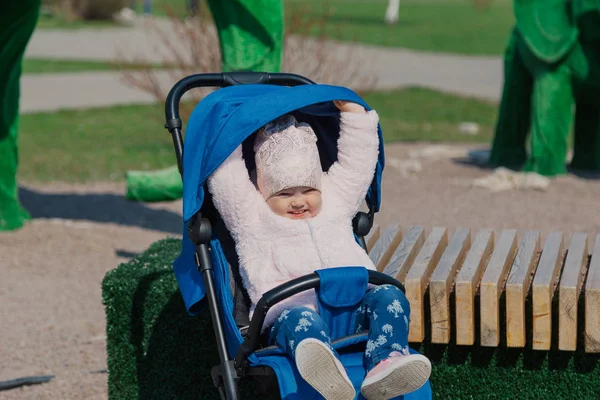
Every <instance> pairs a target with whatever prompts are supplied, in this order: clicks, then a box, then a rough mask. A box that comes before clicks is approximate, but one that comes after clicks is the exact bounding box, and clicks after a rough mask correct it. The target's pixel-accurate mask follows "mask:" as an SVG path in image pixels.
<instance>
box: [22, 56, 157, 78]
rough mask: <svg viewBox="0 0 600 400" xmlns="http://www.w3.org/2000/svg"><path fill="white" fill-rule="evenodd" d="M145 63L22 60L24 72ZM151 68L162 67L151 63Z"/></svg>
mask: <svg viewBox="0 0 600 400" xmlns="http://www.w3.org/2000/svg"><path fill="white" fill-rule="evenodd" d="M146 67H147V65H146V64H130V63H127V64H119V63H117V62H104V61H85V60H54V59H44V58H27V59H25V60H23V73H24V74H56V73H70V72H88V71H118V70H124V69H126V70H136V69H144V68H146ZM152 68H153V69H159V68H162V66H159V65H152Z"/></svg>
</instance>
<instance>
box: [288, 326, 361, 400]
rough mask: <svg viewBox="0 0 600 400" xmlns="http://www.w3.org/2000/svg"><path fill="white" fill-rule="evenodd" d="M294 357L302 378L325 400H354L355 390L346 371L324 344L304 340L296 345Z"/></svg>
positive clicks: (314, 340)
mask: <svg viewBox="0 0 600 400" xmlns="http://www.w3.org/2000/svg"><path fill="white" fill-rule="evenodd" d="M295 357H296V366H297V367H298V371H300V375H301V376H302V378H304V380H305V381H306V382H308V384H309V385H310V386H312V387H313V388H314V389H315V390H316V391H317V392H319V393H320V394H321V396H323V397H325V399H326V400H354V398H355V397H356V390H354V386H352V382H350V378H348V374H347V373H346V369H345V368H344V366H343V365H342V363H341V362H340V360H338V359H337V357H336V356H335V354H333V352H332V351H331V349H330V348H329V347H328V346H327V345H326V344H325V343H323V342H321V341H320V340H317V339H313V338H308V339H304V340H302V341H301V342H300V343H298V346H297V347H296V354H295Z"/></svg>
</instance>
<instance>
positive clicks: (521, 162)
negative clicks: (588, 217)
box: [490, 30, 600, 176]
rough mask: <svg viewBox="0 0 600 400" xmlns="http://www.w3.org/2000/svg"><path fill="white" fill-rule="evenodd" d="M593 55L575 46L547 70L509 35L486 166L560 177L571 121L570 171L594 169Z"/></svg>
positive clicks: (598, 161)
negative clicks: (493, 133)
mask: <svg viewBox="0 0 600 400" xmlns="http://www.w3.org/2000/svg"><path fill="white" fill-rule="evenodd" d="M596 52H597V50H595V49H594V48H592V47H589V46H587V45H585V44H583V45H582V44H581V43H577V45H576V46H575V48H574V49H573V50H572V51H571V52H570V53H569V54H568V55H567V56H566V57H565V58H564V59H563V60H560V61H559V62H556V63H553V64H549V63H545V62H543V61H541V60H539V59H538V58H537V57H535V55H534V54H533V53H532V52H531V51H530V50H529V48H528V47H527V45H526V44H525V41H524V40H523V38H522V37H521V35H520V34H519V32H518V31H516V30H515V31H514V32H513V34H512V36H511V38H510V41H509V45H508V47H507V50H506V53H505V56H504V63H505V64H504V87H503V92H502V100H501V103H500V113H499V117H498V122H497V125H496V132H495V136H494V139H493V143H492V151H491V154H490V164H491V165H492V166H504V167H508V168H513V169H523V170H525V171H530V172H537V173H539V174H541V175H545V176H555V175H560V174H564V173H566V156H567V151H568V144H569V140H568V139H569V133H570V131H571V126H572V124H573V120H574V119H575V132H574V134H575V139H574V156H573V161H572V166H573V167H575V168H579V169H586V170H596V169H599V168H600V147H599V144H598V141H599V135H600V130H599V129H598V128H599V125H598V105H599V104H600V102H599V101H598V99H599V98H598V97H597V96H598V92H597V90H596V89H595V86H594V85H595V83H594V82H595V80H596V75H597V69H598V67H599V66H598V65H597V61H598V60H597V56H596V55H595V54H596ZM574 106H575V107H576V112H575V116H574V114H573V107H574ZM528 137H529V149H527V147H526V146H527V138H528ZM527 150H529V151H527Z"/></svg>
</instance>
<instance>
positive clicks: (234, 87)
mask: <svg viewBox="0 0 600 400" xmlns="http://www.w3.org/2000/svg"><path fill="white" fill-rule="evenodd" d="M207 86H217V87H223V89H221V90H217V91H215V92H213V93H211V94H210V95H208V96H207V97H206V98H204V99H203V100H202V101H201V102H200V103H199V104H198V106H197V107H196V108H195V110H194V112H193V113H192V115H191V117H190V121H189V124H188V128H187V131H186V137H185V149H186V152H183V148H184V146H183V140H182V137H181V127H182V122H181V119H180V118H179V112H178V108H179V107H178V106H179V100H180V99H181V97H182V96H183V94H184V93H185V92H186V91H187V90H189V89H191V88H193V87H207ZM333 100H346V101H351V102H355V103H358V104H361V105H363V106H364V107H365V108H367V109H370V108H369V107H368V105H367V104H366V103H365V102H364V101H363V100H362V99H361V98H360V97H359V96H358V95H356V94H355V93H354V92H353V91H351V90H349V89H347V88H341V87H336V86H327V85H316V84H312V82H311V81H309V80H308V79H306V78H303V77H301V76H297V75H291V74H263V73H230V74H199V75H193V76H190V77H188V78H184V79H183V80H182V81H180V82H178V83H177V84H176V85H175V86H174V87H173V89H172V90H171V92H170V93H169V96H168V97H167V103H166V115H167V124H166V128H167V129H169V131H170V132H171V134H172V136H173V141H174V144H175V149H176V156H177V160H178V165H179V169H180V172H181V173H182V177H183V183H184V195H183V207H184V235H183V236H184V237H183V245H182V251H181V254H180V256H179V257H178V258H177V260H176V261H175V262H174V264H173V268H174V272H175V275H176V278H177V282H178V285H179V289H180V292H181V294H182V297H183V299H184V303H185V305H186V308H187V310H188V313H190V314H192V315H194V314H197V313H198V312H201V311H202V310H203V309H204V308H208V309H209V311H210V313H211V318H212V320H213V326H214V330H215V336H216V339H217V347H218V350H219V356H220V360H221V363H220V364H219V365H218V366H215V367H214V368H213V370H212V374H211V375H212V378H213V382H214V383H215V386H216V387H217V389H218V390H219V393H220V394H221V397H222V398H223V399H238V398H240V393H239V391H238V381H239V380H240V379H242V378H244V377H246V376H249V377H255V378H261V380H262V381H264V379H265V378H268V379H273V380H274V381H273V382H276V383H277V384H276V385H275V384H273V385H270V386H271V387H273V388H276V391H277V392H278V394H279V395H280V396H281V398H282V399H319V398H322V397H321V396H320V395H319V394H318V393H317V392H316V391H315V390H314V389H313V388H312V387H310V386H309V385H308V384H307V383H306V382H305V381H304V380H303V379H302V378H301V376H300V375H299V373H298V371H297V369H296V367H295V362H294V361H293V360H292V359H290V358H289V357H288V356H287V355H286V354H285V353H284V352H283V351H282V350H281V349H279V348H278V347H277V346H266V345H265V342H264V340H263V341H262V342H261V339H264V337H261V328H262V326H263V322H264V319H265V316H266V314H267V311H268V310H269V308H270V307H272V306H273V305H274V304H276V303H278V302H280V301H282V300H284V299H286V298H288V297H291V296H293V295H295V294H297V293H300V292H302V291H305V290H314V291H315V292H316V295H317V299H318V304H319V313H320V314H321V316H322V317H323V318H324V319H325V322H326V323H327V325H328V326H329V327H330V329H331V333H332V334H331V338H332V345H333V347H334V348H335V349H336V350H337V351H338V352H339V354H340V359H341V361H342V363H343V364H344V366H345V367H346V369H347V371H348V375H349V377H350V379H351V381H352V382H353V384H354V386H355V387H356V388H357V393H358V395H357V398H359V399H360V398H362V396H361V395H360V384H361V383H362V380H363V378H364V376H365V373H366V372H365V367H364V365H363V354H364V349H365V342H366V341H367V339H368V337H367V333H366V332H361V333H357V334H355V333H354V332H352V331H351V329H350V326H351V325H352V324H351V318H352V315H353V312H354V310H355V309H356V308H357V307H358V305H359V304H360V301H361V299H362V297H363V296H364V293H365V291H366V287H367V281H368V282H369V283H371V284H376V285H378V284H391V285H395V286H397V287H399V288H401V289H402V290H403V287H402V285H401V284H400V282H398V281H396V280H395V279H393V278H392V277H390V276H388V275H385V274H383V273H379V272H377V271H367V270H366V269H365V268H364V267H362V266H340V268H329V269H326V270H319V271H315V272H314V273H312V274H309V275H306V276H303V277H300V278H297V279H294V280H292V281H290V282H287V283H285V284H283V285H280V286H278V287H276V288H274V289H272V290H270V291H268V292H267V293H264V294H263V297H262V298H261V299H260V301H259V302H258V303H257V305H256V308H255V312H254V315H253V317H252V320H251V321H249V320H248V309H249V307H248V306H249V297H248V295H247V293H245V290H244V289H243V286H242V284H241V278H240V275H239V266H238V258H237V255H236V254H235V247H234V245H233V240H232V239H231V236H230V235H229V233H228V232H227V230H226V229H225V226H224V224H223V222H222V220H221V219H220V217H219V215H218V213H217V211H216V210H215V208H214V206H213V204H212V201H211V197H210V193H208V191H207V190H206V185H205V183H206V179H207V178H208V176H210V174H211V173H212V172H214V170H215V169H216V168H217V167H218V166H219V165H220V164H221V163H222V162H223V161H224V160H225V159H226V158H227V157H228V156H229V155H230V154H231V153H232V152H233V151H234V150H235V148H237V147H238V146H239V145H240V144H243V150H244V153H245V155H246V154H247V155H248V156H245V157H244V159H245V160H246V163H247V167H248V169H249V170H252V168H253V167H254V166H253V165H252V163H253V159H254V158H253V157H250V155H251V154H252V153H250V152H251V151H252V148H251V139H250V140H246V139H248V138H250V137H251V136H252V134H253V133H254V132H255V131H256V130H257V129H259V128H260V127H261V126H263V125H265V124H266V123H267V122H269V121H271V120H273V119H275V118H277V117H279V116H281V115H284V114H288V113H293V114H294V115H295V116H296V117H297V119H298V120H299V121H304V122H308V123H310V124H311V126H312V127H313V129H314V130H315V133H316V134H317V137H318V142H317V145H318V147H319V153H320V157H321V162H322V164H323V165H322V166H323V170H324V171H326V170H327V169H328V168H329V167H330V166H331V165H332V164H333V162H334V161H335V160H336V159H337V146H336V145H337V138H338V137H339V113H338V112H337V109H335V107H334V106H333V103H332V101H333ZM379 135H380V152H379V153H380V157H379V162H378V165H377V168H376V173H375V178H374V180H373V183H372V185H371V187H370V189H369V192H368V194H367V198H366V202H367V205H368V207H369V212H368V214H365V213H359V214H358V215H357V217H356V218H355V221H354V231H355V234H356V238H357V240H358V241H359V242H360V243H362V244H363V245H364V239H362V237H363V236H364V235H366V233H368V231H369V229H370V227H371V225H372V222H373V216H374V214H375V213H376V212H377V211H378V210H379V203H380V201H379V199H380V188H379V185H380V182H381V172H382V170H383V165H384V157H383V140H382V137H381V129H380V128H379ZM339 274H343V277H344V279H340V278H341V275H339ZM361 290H362V292H361ZM336 291H337V292H336ZM338 295H342V296H345V297H347V298H352V299H353V302H354V303H353V305H348V304H350V303H348V304H345V305H344V306H343V307H338V306H337V305H335V304H332V302H331V301H325V300H324V299H325V298H328V297H331V298H338V297H336V296H338ZM332 296H333V297H332ZM351 303H352V302H351ZM334 309H335V310H334ZM411 351H412V350H411ZM267 386H269V385H267ZM403 397H404V398H405V399H407V400H408V399H411V400H412V399H430V398H431V387H430V385H429V382H427V383H426V384H425V385H424V386H423V387H421V388H420V389H419V390H417V391H415V392H412V393H409V394H407V395H405V396H403ZM399 398H402V396H400V397H399Z"/></svg>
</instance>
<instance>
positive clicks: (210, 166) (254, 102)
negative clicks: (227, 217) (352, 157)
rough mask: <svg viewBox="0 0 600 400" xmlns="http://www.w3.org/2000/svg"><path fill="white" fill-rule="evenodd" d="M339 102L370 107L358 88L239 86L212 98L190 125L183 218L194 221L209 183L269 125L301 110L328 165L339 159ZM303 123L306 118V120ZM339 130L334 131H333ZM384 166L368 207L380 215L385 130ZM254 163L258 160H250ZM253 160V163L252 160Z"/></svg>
mask: <svg viewBox="0 0 600 400" xmlns="http://www.w3.org/2000/svg"><path fill="white" fill-rule="evenodd" d="M333 100H346V101H352V102H355V103H358V104H360V105H362V106H363V107H365V108H366V109H368V110H370V109H371V108H369V106H368V105H367V104H366V103H365V102H364V100H363V99H361V98H360V97H359V96H358V95H357V94H356V93H354V92H353V91H352V90H350V89H348V88H344V87H339V86H330V85H301V86H295V87H286V86H277V85H254V84H252V85H237V86H230V87H226V88H223V89H219V90H217V91H215V92H213V93H211V94H210V95H208V96H206V98H204V99H203V100H202V101H201V102H200V103H199V104H198V106H196V108H195V109H194V111H193V113H192V115H191V116H190V119H189V123H188V126H187V130H186V134H185V140H184V152H183V218H184V221H186V222H187V221H189V219H190V218H191V217H192V216H193V215H194V214H195V213H196V212H198V211H199V210H200V208H201V207H202V203H203V201H204V183H205V182H206V179H207V178H208V177H209V176H210V174H212V173H213V172H214V171H215V170H216V169H217V168H218V167H219V165H221V163H223V161H225V159H227V157H228V156H229V155H230V154H231V153H232V152H233V151H234V150H235V149H236V148H237V147H238V146H239V145H240V144H241V143H242V142H243V141H244V140H245V139H246V138H248V137H249V136H251V135H252V134H253V133H254V132H256V131H257V130H258V129H259V128H261V127H262V126H264V125H266V124H267V123H268V122H270V121H272V120H274V119H276V118H278V117H280V116H282V115H285V114H288V113H292V112H297V113H300V114H303V115H304V117H305V118H304V119H305V120H306V119H308V120H309V121H307V122H309V123H310V124H311V126H312V127H313V129H314V130H315V133H316V134H317V137H318V139H319V140H318V143H317V144H318V146H319V149H320V152H321V158H322V161H323V162H324V164H325V165H324V166H325V167H327V168H328V166H329V165H331V163H332V162H333V161H335V160H336V159H337V137H338V135H339V127H338V116H339V111H338V110H337V108H336V107H335V106H334V105H333V103H332V101H333ZM300 119H302V118H301V117H300ZM331 130H334V132H331ZM379 139H380V146H379V162H378V163H377V169H376V173H375V178H374V179H373V183H372V185H371V187H370V189H369V192H368V194H367V199H366V200H367V204H368V205H369V207H371V208H373V211H375V212H377V211H379V204H380V183H381V174H382V171H383V166H384V155H383V138H382V136H381V127H379ZM245 158H246V159H247V161H250V162H251V163H253V162H254V159H253V157H245ZM250 158H251V160H249V159H250Z"/></svg>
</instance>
